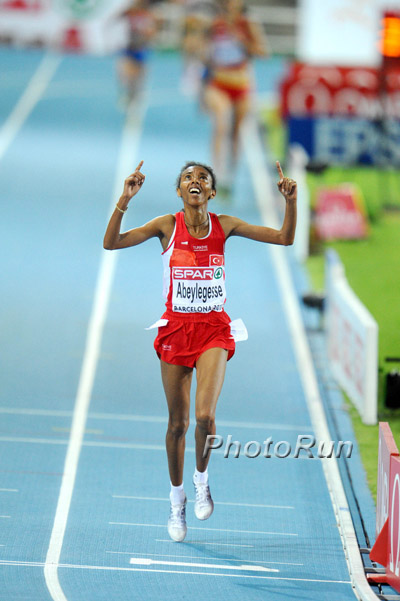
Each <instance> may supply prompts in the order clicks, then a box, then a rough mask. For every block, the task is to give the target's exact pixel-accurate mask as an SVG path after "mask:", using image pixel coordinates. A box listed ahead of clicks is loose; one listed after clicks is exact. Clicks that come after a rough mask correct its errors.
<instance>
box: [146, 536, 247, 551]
mask: <svg viewBox="0 0 400 601" xmlns="http://www.w3.org/2000/svg"><path fill="white" fill-rule="evenodd" d="M154 540H155V541H156V543H168V545H170V544H171V539H170V538H168V539H167V538H155V539H154ZM190 542H191V544H192V545H207V546H210V547H246V549H254V545H238V544H233V543H204V542H203V541H200V540H191V541H190Z"/></svg>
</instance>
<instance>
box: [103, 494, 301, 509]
mask: <svg viewBox="0 0 400 601" xmlns="http://www.w3.org/2000/svg"><path fill="white" fill-rule="evenodd" d="M112 498H113V499H133V500H135V501H162V502H167V503H169V502H170V500H169V499H168V498H167V497H134V496H131V495H112ZM188 503H194V500H193V499H188ZM214 505H229V506H234V507H256V508H260V509H294V507H292V506H291V505H262V504H261V503H230V502H228V501H214Z"/></svg>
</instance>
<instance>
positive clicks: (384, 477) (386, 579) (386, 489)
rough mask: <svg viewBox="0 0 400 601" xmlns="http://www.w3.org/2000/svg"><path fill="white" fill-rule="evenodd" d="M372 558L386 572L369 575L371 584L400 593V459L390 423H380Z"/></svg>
mask: <svg viewBox="0 0 400 601" xmlns="http://www.w3.org/2000/svg"><path fill="white" fill-rule="evenodd" d="M369 556H370V559H371V560H372V561H376V562H378V563H380V564H381V565H383V566H385V568H386V573H385V574H384V575H381V574H379V575H376V574H369V575H368V579H369V581H370V582H375V583H376V582H381V583H387V584H390V586H392V587H393V588H394V589H395V590H396V591H397V592H400V455H399V451H398V449H397V445H396V443H395V440H394V438H393V435H392V432H391V429H390V426H389V424H388V423H386V422H380V423H379V451H378V491H377V507H376V541H375V544H374V546H373V547H372V549H371V551H370V554H369Z"/></svg>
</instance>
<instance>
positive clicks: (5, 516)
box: [0, 515, 11, 520]
mask: <svg viewBox="0 0 400 601" xmlns="http://www.w3.org/2000/svg"><path fill="white" fill-rule="evenodd" d="M0 518H1V519H5V520H8V519H10V518H11V516H10V515H0Z"/></svg>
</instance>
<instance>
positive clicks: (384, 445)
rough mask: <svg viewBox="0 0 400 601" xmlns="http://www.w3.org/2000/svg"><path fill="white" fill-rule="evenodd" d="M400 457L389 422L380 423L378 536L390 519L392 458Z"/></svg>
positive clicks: (377, 504) (376, 525)
mask: <svg viewBox="0 0 400 601" xmlns="http://www.w3.org/2000/svg"><path fill="white" fill-rule="evenodd" d="M391 455H395V456H398V455H399V451H398V449H397V445H396V443H395V441H394V438H393V435H392V431H391V429H390V426H389V424H388V423H387V422H380V423H379V451H378V487H377V499H376V524H375V533H376V536H378V534H379V533H380V531H381V530H382V528H383V526H384V524H385V522H386V520H387V519H388V517H389V470H390V456H391Z"/></svg>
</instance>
